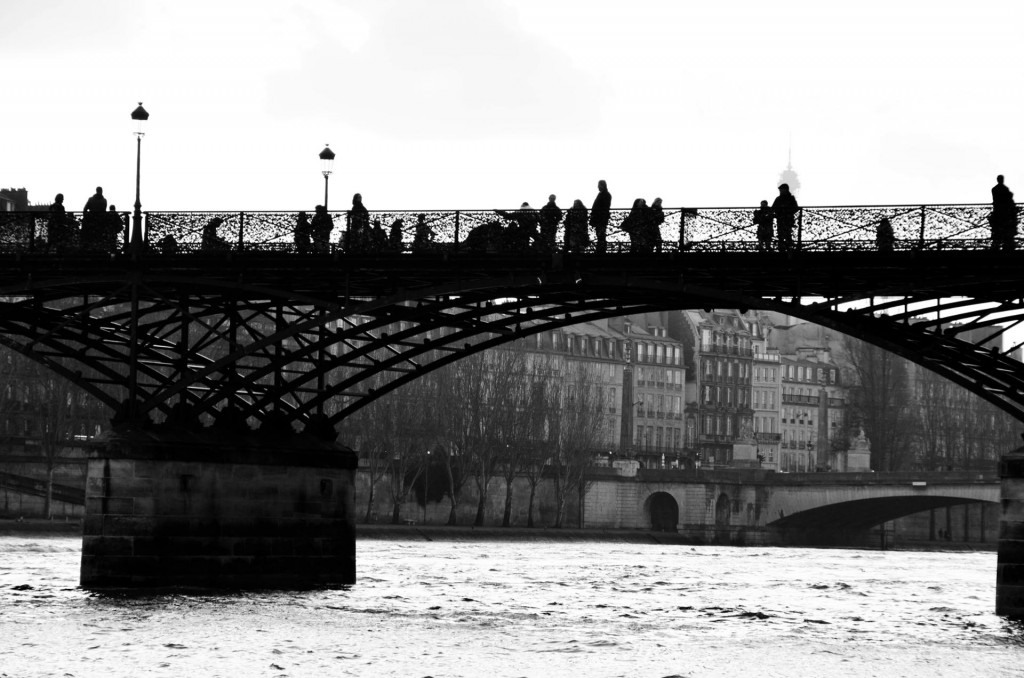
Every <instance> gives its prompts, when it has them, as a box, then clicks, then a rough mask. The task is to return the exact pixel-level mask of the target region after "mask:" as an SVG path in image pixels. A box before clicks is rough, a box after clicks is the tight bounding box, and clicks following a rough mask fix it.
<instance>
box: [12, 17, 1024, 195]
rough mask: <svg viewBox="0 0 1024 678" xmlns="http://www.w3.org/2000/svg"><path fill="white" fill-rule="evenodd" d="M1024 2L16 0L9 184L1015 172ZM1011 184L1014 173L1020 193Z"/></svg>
mask: <svg viewBox="0 0 1024 678" xmlns="http://www.w3.org/2000/svg"><path fill="white" fill-rule="evenodd" d="M1022 19H1024V3H1022V2H1020V1H1019V0H1006V1H1004V2H984V1H978V0H972V1H971V2H965V1H963V0H961V1H959V2H946V1H942V0H940V1H931V2H927V3H926V2H922V1H921V0H913V1H907V2H903V1H901V0H880V1H873V0H866V1H865V0H861V1H859V2H844V3H837V2H823V1H822V0H813V1H807V2H797V1H793V2H791V1H787V0H773V1H770V2H768V1H765V0H750V1H748V0H734V1H732V2H715V1H713V0H707V1H704V2H699V3H698V2H690V1H688V0H673V1H670V0H666V1H664V2H662V1H656V0H646V1H645V0H629V1H628V2H627V1H625V0H621V1H617V2H605V1H601V0H589V1H588V2H580V1H578V0H573V1H563V0H520V1H517V2H511V1H509V2H506V1H503V0H430V1H429V2H428V1H426V0H424V1H414V0H391V1H387V0H272V1H265V0H244V1H238V2H224V1H220V0H217V1H214V0H203V1H201V2H195V1H193V0H175V1H174V2H169V1H166V2H144V1H141V0H89V1H88V2H85V1H83V0H4V1H3V12H2V17H0V21H2V23H3V25H4V31H3V33H4V35H3V39H2V40H0V64H2V66H3V68H2V73H3V76H2V77H3V79H2V87H3V96H2V97H0V130H2V135H3V136H2V146H0V187H22V186H23V187H25V188H27V189H28V190H29V197H30V199H31V200H33V201H34V202H48V201H50V200H51V199H52V197H53V195H54V194H55V193H56V192H58V191H60V192H63V193H64V194H65V196H66V198H67V203H68V206H69V208H70V209H75V210H78V209H81V206H82V205H83V204H84V203H85V200H86V199H87V198H88V196H89V195H90V194H91V193H92V190H93V188H94V187H95V186H96V185H102V186H103V187H104V189H105V193H106V195H107V196H108V199H109V200H110V201H111V202H113V203H115V204H116V205H117V206H118V207H119V208H121V209H130V208H131V204H132V203H133V202H134V178H135V150H136V149H135V137H134V135H133V134H132V132H133V131H134V126H133V124H132V121H131V120H130V113H131V111H132V110H133V109H134V108H135V106H136V105H137V104H138V102H140V101H142V102H143V104H144V106H145V107H146V109H147V110H148V111H149V112H150V115H151V118H150V121H149V124H148V128H147V130H146V136H145V138H144V139H143V142H142V203H143V209H147V210H201V209H224V210H259V209H268V210H270V209H281V210H297V209H310V208H311V207H312V206H313V205H314V204H316V203H318V202H321V201H322V199H323V178H322V176H321V174H320V165H319V160H318V158H317V154H318V153H319V152H320V150H321V149H322V148H323V146H324V144H325V143H330V145H331V148H332V149H334V150H335V152H336V153H337V161H336V163H335V166H334V174H333V175H332V176H331V183H330V186H331V201H330V206H331V208H332V209H344V208H345V207H346V206H347V205H348V204H349V201H350V198H351V194H352V193H353V192H355V191H359V192H361V193H362V194H363V196H364V201H365V203H366V204H367V206H368V207H369V208H370V209H388V208H395V209H397V208H403V209H417V208H464V209H469V208H489V207H508V206H516V205H518V204H519V203H520V202H522V201H524V200H525V201H529V202H530V203H531V204H532V205H535V206H539V205H541V204H543V202H544V201H545V200H546V198H547V195H548V194H549V193H556V194H557V195H558V196H559V203H560V204H562V205H563V206H568V205H569V204H571V202H572V200H573V199H574V198H581V199H583V200H584V202H585V203H587V205H588V206H589V204H590V202H591V201H592V200H593V196H594V193H595V190H596V187H595V185H596V183H597V180H598V179H606V180H607V181H608V184H609V187H610V189H611V192H612V194H613V196H614V206H616V207H628V206H629V205H630V204H631V202H632V200H633V198H636V197H645V198H647V199H648V202H650V201H651V199H653V198H654V197H656V196H660V197H662V198H663V199H664V202H665V204H666V206H680V205H686V206H706V207H710V206H746V205H754V204H756V203H757V202H758V201H759V200H761V199H769V200H770V199H771V198H772V196H774V195H776V194H777V191H776V189H775V187H776V185H777V183H778V178H779V173H780V172H781V171H782V170H783V169H785V167H786V163H787V154H788V152H789V149H790V143H791V142H790V140H792V162H793V167H794V169H796V170H797V172H798V173H799V176H800V180H801V183H802V189H801V190H800V192H799V198H800V202H801V204H804V205H836V204H888V203H950V202H987V201H989V200H990V193H989V189H990V188H991V186H992V184H993V183H994V180H995V175H996V174H999V173H1003V174H1005V175H1006V181H1007V184H1008V185H1009V186H1010V188H1011V189H1016V190H1018V191H1024V133H1022V131H1021V125H1022V124H1024V115H1022V114H1024V111H1022V101H1024V88H1022V81H1021V75H1022V70H1024V69H1022V66H1024V40H1021V39H1020V27H1021V25H1022ZM1021 195H1024V193H1022V194H1021Z"/></svg>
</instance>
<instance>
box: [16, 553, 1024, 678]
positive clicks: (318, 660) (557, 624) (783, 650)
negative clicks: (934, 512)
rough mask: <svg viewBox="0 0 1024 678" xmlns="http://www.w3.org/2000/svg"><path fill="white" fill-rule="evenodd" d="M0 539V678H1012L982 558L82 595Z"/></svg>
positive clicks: (411, 565) (441, 559) (826, 558)
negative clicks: (284, 589)
mask: <svg viewBox="0 0 1024 678" xmlns="http://www.w3.org/2000/svg"><path fill="white" fill-rule="evenodd" d="M80 553H81V549H80V542H79V539H78V538H77V537H24V536H6V537H0V676H3V677H4V678H8V677H10V678H27V677H34V676H58V677H83V676H84V677H90V676H103V677H104V678H116V677H119V676H126V677H127V676H131V677H133V678H135V677H138V676H174V677H180V676H188V677H208V676H225V677H231V678H240V677H244V678H249V677H255V676H275V677H278V676H295V677H298V676H315V677H318V678H320V677H330V676H373V677H376V676H402V677H404V678H409V677H422V676H433V677H434V678H443V677H448V676H465V677H478V676H482V677H484V678H501V677H505V676H529V677H535V676H536V677H542V678H553V677H557V676H574V677H578V678H592V677H602V676H628V677H630V678H633V677H640V678H646V677H651V678H662V677H664V676H716V677H721V676H746V675H749V676H843V677H844V678H845V677H860V676H886V677H889V678H891V677H895V676H928V677H932V676H950V677H954V676H955V677H956V678H964V677H967V676H979V677H984V678H994V677H997V676H1015V677H1016V676H1021V675H1024V627H1022V626H1019V625H1016V624H1013V623H1009V622H1006V621H1004V620H1003V619H1001V618H999V617H997V616H996V615H995V614H994V613H993V608H994V600H995V567H996V557H995V554H994V553H974V552H969V553H952V552H927V553H922V552H906V551H903V552H901V551H886V552H883V551H860V550H841V549H792V548H787V549H781V548H749V547H748V548H730V547H712V546H706V547H691V546H664V545H654V544H651V545H638V544H622V543H608V542H585V541H574V542H557V541H532V542H522V541H519V542H515V541H511V542H494V541H488V542H472V541H458V540H452V541H413V540H366V539H363V540H360V542H359V551H358V558H359V561H358V563H359V580H358V583H357V584H356V585H355V586H353V587H352V588H351V589H349V590H340V591H319V592H304V593H242V594H227V595H207V596H196V595H178V594H174V595H170V594H168V595H148V596H142V597H122V596H112V595H98V594H93V593H89V592H86V591H82V590H81V589H79V588H78V566H79V556H80Z"/></svg>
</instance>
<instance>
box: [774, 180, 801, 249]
mask: <svg viewBox="0 0 1024 678" xmlns="http://www.w3.org/2000/svg"><path fill="white" fill-rule="evenodd" d="M799 211H800V206H799V205H797V203H796V196H794V195H793V194H792V193H790V192H789V184H781V185H780V186H779V197H777V198H775V202H773V203H772V214H773V215H774V216H775V224H776V226H777V227H778V229H779V251H780V252H788V251H789V250H790V248H792V246H793V227H794V225H795V224H796V214H797V212H799Z"/></svg>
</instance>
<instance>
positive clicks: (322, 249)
mask: <svg viewBox="0 0 1024 678" xmlns="http://www.w3.org/2000/svg"><path fill="white" fill-rule="evenodd" d="M333 229H334V220H333V219H331V215H330V214H328V213H327V208H326V207H325V206H323V205H317V206H316V207H314V208H313V222H312V223H311V224H310V231H311V232H310V236H311V237H312V239H313V251H314V252H316V253H319V254H323V253H326V252H328V251H330V249H331V231H332V230H333Z"/></svg>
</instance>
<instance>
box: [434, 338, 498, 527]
mask: <svg viewBox="0 0 1024 678" xmlns="http://www.w3.org/2000/svg"><path fill="white" fill-rule="evenodd" d="M485 367H486V360H485V357H484V355H483V354H479V353H478V354H475V355H472V356H469V357H467V358H463V359H462V360H460V361H458V362H456V363H455V364H453V365H450V366H448V367H445V368H443V369H441V370H439V371H438V372H437V383H438V396H437V407H438V421H439V423H440V425H441V427H442V429H443V430H442V444H441V445H439V447H438V453H439V454H440V455H441V463H442V464H443V467H444V471H445V477H446V481H447V485H448V487H447V489H448V498H449V501H450V503H451V509H450V511H449V513H448V523H447V524H448V525H455V524H456V523H457V522H458V507H459V501H460V498H461V493H462V488H463V486H464V485H465V482H466V480H467V477H468V474H467V465H468V464H469V461H470V460H471V459H472V453H473V451H474V450H475V449H476V448H477V447H478V446H479V445H480V444H481V442H482V440H483V425H484V419H485V412H484V408H485V406H486V403H485V402H484V397H483V396H484V380H485V378H486V369H485Z"/></svg>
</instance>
